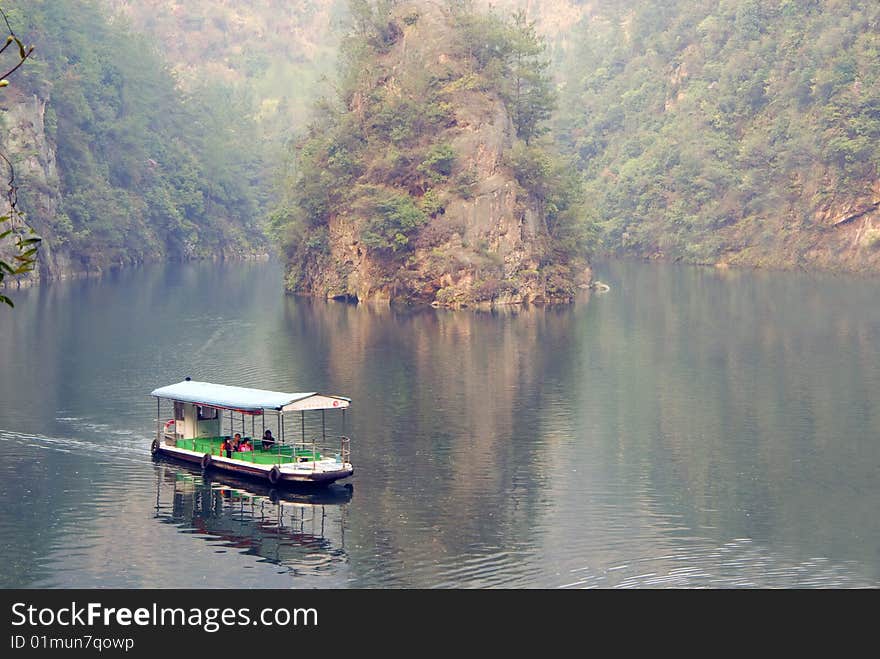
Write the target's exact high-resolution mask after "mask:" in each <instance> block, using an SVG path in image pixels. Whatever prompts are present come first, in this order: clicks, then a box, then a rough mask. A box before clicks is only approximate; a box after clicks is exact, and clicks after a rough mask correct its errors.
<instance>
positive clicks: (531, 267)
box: [289, 2, 590, 307]
mask: <svg viewBox="0 0 880 659" xmlns="http://www.w3.org/2000/svg"><path fill="white" fill-rule="evenodd" d="M389 20H390V21H392V22H393V23H394V25H395V30H397V31H398V32H395V31H390V32H391V33H393V34H395V35H396V40H395V41H394V43H393V45H392V46H391V47H390V48H389V49H388V51H387V53H384V54H382V55H380V56H378V57H377V58H376V61H375V62H373V63H372V64H373V65H374V68H375V70H374V71H373V73H372V76H373V77H372V80H373V81H374V82H373V84H366V85H362V86H361V88H360V89H359V91H358V92H357V93H356V94H354V95H353V97H352V99H351V102H350V107H349V112H350V114H352V115H355V116H357V115H358V114H362V115H364V116H369V115H370V108H369V107H368V106H369V103H370V102H371V101H370V99H371V98H375V97H376V96H378V95H381V96H382V98H383V99H385V102H386V103H388V102H389V101H388V99H389V98H392V99H394V98H401V99H407V97H409V96H412V95H414V94H416V93H417V92H416V90H415V89H414V83H413V82H412V81H413V80H414V79H417V80H424V79H425V78H426V77H427V78H431V79H432V80H435V81H439V82H437V83H435V88H434V90H433V91H432V93H435V92H436V94H437V97H438V98H439V99H441V100H442V102H443V103H444V104H446V106H448V107H449V108H451V116H450V117H449V119H448V121H446V123H445V124H444V126H443V127H442V129H441V130H439V131H437V132H435V133H432V134H431V135H429V136H427V137H426V139H425V140H424V142H423V143H422V145H421V146H422V153H424V152H425V151H426V150H427V149H429V148H430V147H431V146H436V145H438V144H444V145H448V146H449V147H451V150H452V152H453V153H454V154H455V158H454V161H453V164H452V165H451V168H450V171H449V172H446V173H444V176H442V177H436V178H435V179H434V180H432V181H431V182H430V183H429V184H428V183H425V181H415V182H413V181H408V180H407V175H406V174H405V173H404V174H402V175H399V176H398V177H397V178H393V177H389V178H387V179H385V180H376V179H373V180H366V181H365V180H363V179H362V180H361V181H360V182H361V183H364V182H368V183H370V184H380V185H383V186H385V187H387V188H394V189H397V190H403V191H405V192H406V193H407V194H409V195H411V196H412V197H413V198H414V199H415V200H416V202H417V203H418V204H419V205H421V206H422V207H423V208H424V207H425V203H424V202H425V200H426V194H430V195H431V198H432V199H433V200H435V202H436V205H437V206H438V207H439V208H440V210H439V211H437V212H432V213H431V217H430V218H429V219H428V221H427V222H425V223H424V224H423V225H422V226H421V227H419V228H418V230H417V231H415V232H414V233H413V234H412V235H410V236H409V243H408V249H407V250H406V252H405V253H404V254H400V253H392V252H390V251H389V250H387V249H385V250H383V249H375V248H372V247H370V246H369V245H367V244H366V243H365V241H364V238H363V236H364V229H365V226H366V225H367V223H368V222H369V220H370V218H369V216H368V215H367V214H365V213H363V212H360V211H358V210H357V209H356V208H345V209H342V210H340V211H339V212H335V213H332V214H331V216H330V217H329V220H328V234H327V235H328V241H327V254H326V256H325V257H324V258H322V259H320V260H318V261H317V262H315V263H313V264H310V265H307V266H305V267H304V268H300V267H299V264H296V265H295V266H294V269H295V272H296V276H294V277H291V279H290V280H289V287H290V288H291V289H292V290H294V291H295V292H300V293H306V294H309V295H314V296H319V297H326V298H333V299H344V300H358V301H385V302H388V301H405V302H410V303H419V304H431V305H433V306H442V307H473V306H493V305H502V304H520V303H529V302H531V303H560V302H570V301H571V300H572V299H573V295H574V293H575V289H576V288H577V286H578V285H579V284H583V285H586V284H588V283H589V278H590V271H589V268H588V267H587V265H586V263H585V262H577V263H576V262H573V261H571V260H569V259H567V258H564V257H560V256H559V255H558V254H556V253H554V250H553V244H552V239H551V237H550V235H549V232H548V230H547V226H546V223H545V215H544V213H543V210H542V208H541V204H540V202H539V201H538V200H536V199H535V198H533V197H532V196H531V195H530V194H529V193H528V192H527V191H526V190H525V189H524V188H523V187H522V186H521V185H520V184H519V183H518V182H517V180H516V178H515V176H514V173H513V171H512V169H511V167H510V165H509V164H508V162H507V155H508V153H509V151H510V149H511V148H512V146H513V144H514V140H515V131H514V128H513V126H512V123H511V119H510V116H509V112H508V109H507V107H506V106H505V103H504V102H503V101H502V99H501V98H500V97H499V95H498V93H496V92H495V91H494V90H492V89H489V88H487V86H486V85H485V84H484V82H483V81H482V80H480V79H479V78H478V77H477V76H476V75H475V74H474V73H473V72H471V71H469V69H470V68H471V67H472V66H473V62H470V61H467V59H466V58H462V57H461V55H460V53H459V52H457V51H456V50H455V46H456V43H457V39H458V37H457V35H456V34H455V26H454V24H453V19H452V18H451V17H450V15H449V13H448V12H447V11H446V9H445V8H444V7H443V5H442V4H441V3H434V2H419V3H404V4H402V5H400V6H398V8H397V11H396V13H395V14H394V15H392V16H391V18H390V19H389ZM438 90H439V91H438ZM383 157H385V153H384V152H383V149H377V148H375V147H374V148H373V151H372V152H371V153H368V155H367V160H368V162H367V163H366V165H365V169H366V171H367V172H369V171H371V170H374V169H377V166H376V165H375V163H376V162H377V161H379V160H381V159H382V158H383ZM419 158H421V156H419ZM419 158H417V159H416V164H418V162H417V161H418V159H419Z"/></svg>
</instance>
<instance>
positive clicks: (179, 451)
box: [151, 378, 354, 485]
mask: <svg viewBox="0 0 880 659" xmlns="http://www.w3.org/2000/svg"><path fill="white" fill-rule="evenodd" d="M152 396H154V397H155V398H156V438H155V439H154V440H153V444H152V447H151V451H152V453H153V454H154V455H160V456H166V457H172V458H176V459H179V460H184V461H186V462H196V463H200V464H201V466H202V468H203V469H218V470H221V471H229V472H234V473H236V474H238V475H244V476H254V477H259V478H264V479H266V480H268V481H269V482H270V483H271V484H272V485H275V484H284V483H323V484H327V483H331V482H333V481H335V480H339V479H340V478H346V477H348V476H350V475H351V474H352V473H353V471H354V470H353V468H352V465H351V447H350V442H351V440H350V439H349V438H348V437H347V436H346V435H345V412H346V410H347V409H348V408H349V407H350V405H351V399H350V398H346V397H344V396H331V395H325V394H320V393H317V392H303V393H285V392H279V391H267V390H263V389H250V388H246V387H233V386H228V385H222V384H213V383H210V382H196V381H194V380H191V379H190V378H187V379H186V380H184V381H183V382H178V383H177V384H172V385H168V386H166V387H160V388H159V389H155V390H154V391H153V392H152ZM163 401H164V402H165V403H166V406H168V407H170V409H167V408H166V409H167V413H166V414H163V410H162V404H163ZM169 403H170V405H168V404H169ZM328 411H330V412H338V413H340V414H341V427H342V431H341V433H340V434H339V435H338V436H336V437H334V436H333V435H332V434H328V432H327V414H326V413H327V412H328ZM169 413H170V414H169ZM317 413H320V421H321V432H320V436H318V435H317V432H316V431H315V430H316V429H315V427H314V423H310V424H309V434H308V435H307V433H306V428H307V426H306V415H307V414H309V415H312V414H317Z"/></svg>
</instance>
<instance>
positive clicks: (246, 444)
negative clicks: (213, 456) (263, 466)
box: [238, 437, 254, 451]
mask: <svg viewBox="0 0 880 659" xmlns="http://www.w3.org/2000/svg"><path fill="white" fill-rule="evenodd" d="M238 450H239V451H253V450H254V447H253V446H251V439H250V437H245V438H244V439H243V440H241V444H239V445H238Z"/></svg>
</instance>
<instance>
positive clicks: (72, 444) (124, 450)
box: [0, 428, 150, 463]
mask: <svg viewBox="0 0 880 659" xmlns="http://www.w3.org/2000/svg"><path fill="white" fill-rule="evenodd" d="M101 432H104V431H101ZM111 434H123V433H111ZM125 434H127V435H130V436H132V437H133V438H135V435H134V433H133V432H130V431H129V432H127V433H125ZM0 442H10V443H15V444H22V445H27V446H31V447H37V448H41V449H46V450H52V451H58V452H61V453H80V454H82V453H87V454H95V455H98V454H101V455H106V454H107V453H108V452H109V449H110V448H111V447H110V446H109V445H108V444H107V443H106V442H96V441H90V440H87V439H81V438H76V437H49V436H47V435H41V434H38V433H24V432H17V431H14V430H4V429H2V428H0ZM112 452H113V460H114V461H125V462H137V463H146V462H150V454H149V440H148V439H147V438H144V437H136V438H135V441H133V442H132V443H131V444H119V443H114V444H113V445H112Z"/></svg>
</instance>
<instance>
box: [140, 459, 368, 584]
mask: <svg viewBox="0 0 880 659" xmlns="http://www.w3.org/2000/svg"><path fill="white" fill-rule="evenodd" d="M352 492H353V488H352V486H351V484H347V485H337V484H334V485H330V486H327V487H323V488H320V489H314V490H306V491H303V492H297V491H288V490H277V489H273V488H269V487H262V486H260V485H259V484H257V483H253V482H251V481H243V480H238V479H235V478H231V477H228V476H227V475H224V476H223V478H222V480H220V479H215V478H214V477H212V476H210V475H207V474H202V473H201V472H199V471H196V470H192V469H188V468H186V467H181V466H177V465H170V464H157V465H156V515H155V516H156V518H157V519H158V520H159V521H161V522H163V523H166V524H173V525H175V526H177V527H178V528H180V530H181V531H183V532H186V533H192V534H196V535H201V536H204V538H205V540H208V541H212V542H215V543H218V544H219V545H220V546H222V547H228V548H230V549H237V550H240V551H241V552H242V553H244V554H248V555H254V556H259V557H260V558H262V559H264V560H266V561H268V562H270V563H274V564H277V565H280V566H283V567H285V568H286V569H287V570H289V571H290V572H292V573H295V574H300V573H306V572H310V573H320V572H325V571H327V570H333V569H335V568H337V567H339V566H340V565H341V564H344V563H347V561H348V555H347V553H346V551H345V523H346V512H347V509H348V506H347V504H348V502H349V501H351V497H352Z"/></svg>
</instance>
